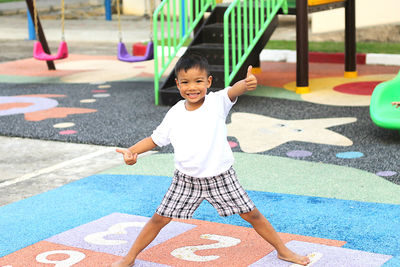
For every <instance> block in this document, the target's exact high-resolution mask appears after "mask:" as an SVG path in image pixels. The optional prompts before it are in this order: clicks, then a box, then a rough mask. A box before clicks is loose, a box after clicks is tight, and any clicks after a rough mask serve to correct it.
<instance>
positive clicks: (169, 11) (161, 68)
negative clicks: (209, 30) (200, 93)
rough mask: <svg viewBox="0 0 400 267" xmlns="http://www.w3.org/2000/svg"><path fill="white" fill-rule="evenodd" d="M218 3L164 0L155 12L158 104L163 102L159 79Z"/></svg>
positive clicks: (155, 88) (213, 0)
mask: <svg viewBox="0 0 400 267" xmlns="http://www.w3.org/2000/svg"><path fill="white" fill-rule="evenodd" d="M177 2H178V3H177ZM215 5H216V0H194V1H187V0H163V1H162V3H161V4H160V5H159V6H158V7H157V9H156V10H155V11H154V15H153V42H154V94H155V104H156V105H158V104H159V82H160V79H161V77H162V75H163V74H164V72H165V70H166V69H167V68H168V66H169V65H170V64H171V62H172V60H173V59H174V57H175V56H176V54H177V53H178V51H179V49H180V48H181V47H182V46H183V44H184V43H185V41H186V40H187V39H188V38H189V37H190V35H191V33H192V32H193V31H194V29H195V27H196V25H197V24H198V23H199V22H200V20H201V19H202V18H203V16H204V13H205V12H206V11H207V9H208V8H210V7H211V8H214V7H215ZM159 52H160V53H159Z"/></svg>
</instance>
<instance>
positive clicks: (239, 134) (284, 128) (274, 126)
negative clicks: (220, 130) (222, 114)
mask: <svg viewBox="0 0 400 267" xmlns="http://www.w3.org/2000/svg"><path fill="white" fill-rule="evenodd" d="M356 120H357V118H354V117H343V118H324V119H307V120H281V119H275V118H272V117H268V116H263V115H258V114H251V113H242V112H236V113H233V114H232V119H231V121H232V122H231V123H230V124H228V125H227V129H228V136H234V137H236V139H237V140H238V141H239V143H240V147H241V149H242V150H243V151H244V152H246V153H258V152H264V151H267V150H270V149H273V148H275V147H277V146H279V145H281V144H284V143H286V142H290V141H301V142H308V143H316V144H326V145H336V146H351V145H352V144H353V142H352V141H351V140H350V139H348V138H347V137H345V136H343V135H341V134H338V133H336V132H334V131H332V130H328V129H327V128H329V127H332V126H337V125H343V124H348V123H352V122H355V121H356Z"/></svg>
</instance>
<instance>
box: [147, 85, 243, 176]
mask: <svg viewBox="0 0 400 267" xmlns="http://www.w3.org/2000/svg"><path fill="white" fill-rule="evenodd" d="M228 89H229V87H228V88H225V89H224V90H221V91H218V92H215V93H214V92H210V93H209V94H207V95H206V96H205V100H204V103H203V105H201V107H199V108H198V109H196V110H193V111H188V110H187V109H186V108H185V100H181V101H179V102H178V103H176V104H175V105H174V106H173V107H172V108H171V109H170V110H169V111H168V112H167V114H166V115H165V117H164V119H163V121H162V122H161V124H160V125H159V126H158V127H157V128H156V129H155V130H154V132H153V134H152V135H151V138H152V139H153V142H154V143H155V144H156V145H157V146H160V147H162V146H166V145H168V144H170V143H171V144H172V146H173V147H174V161H175V168H176V169H178V170H179V171H181V172H182V173H184V174H186V175H190V176H192V177H198V178H203V177H210V176H216V175H219V174H221V173H223V172H225V171H226V170H228V169H229V168H230V167H231V166H232V165H233V162H234V158H233V153H232V150H231V148H230V146H229V143H228V140H227V138H226V137H227V130H226V124H225V121H226V117H227V116H228V113H229V110H230V109H231V108H232V106H233V104H235V102H236V101H235V102H232V101H231V100H230V99H229V97H228Z"/></svg>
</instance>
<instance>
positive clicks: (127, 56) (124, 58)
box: [118, 41, 154, 62]
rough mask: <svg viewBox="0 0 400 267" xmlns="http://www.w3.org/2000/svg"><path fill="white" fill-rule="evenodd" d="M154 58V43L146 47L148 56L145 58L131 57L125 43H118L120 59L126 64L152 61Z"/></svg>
mask: <svg viewBox="0 0 400 267" xmlns="http://www.w3.org/2000/svg"><path fill="white" fill-rule="evenodd" d="M153 57H154V51H153V42H151V41H150V42H149V43H148V44H147V47H146V54H145V55H144V56H131V55H130V54H129V53H128V50H126V46H125V44H124V43H122V42H119V43H118V59H119V60H121V61H125V62H140V61H145V60H151V59H153Z"/></svg>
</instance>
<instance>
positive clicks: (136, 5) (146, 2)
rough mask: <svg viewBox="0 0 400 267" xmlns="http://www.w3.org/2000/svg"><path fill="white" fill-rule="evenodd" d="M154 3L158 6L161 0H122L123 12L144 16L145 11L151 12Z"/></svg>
mask: <svg viewBox="0 0 400 267" xmlns="http://www.w3.org/2000/svg"><path fill="white" fill-rule="evenodd" d="M154 4H155V6H156V7H157V6H158V5H159V4H160V0H122V13H123V14H126V15H136V16H143V15H144V14H145V12H146V13H148V12H149V10H150V8H151V7H152V6H153V5H154Z"/></svg>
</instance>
